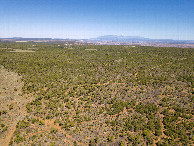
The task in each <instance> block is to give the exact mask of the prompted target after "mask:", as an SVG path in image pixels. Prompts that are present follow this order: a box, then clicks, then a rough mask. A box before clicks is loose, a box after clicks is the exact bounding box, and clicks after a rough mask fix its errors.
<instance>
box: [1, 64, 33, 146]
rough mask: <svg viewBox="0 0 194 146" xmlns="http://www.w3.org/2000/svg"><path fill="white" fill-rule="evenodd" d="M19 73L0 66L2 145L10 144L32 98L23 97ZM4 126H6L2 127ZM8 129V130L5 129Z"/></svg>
mask: <svg viewBox="0 0 194 146" xmlns="http://www.w3.org/2000/svg"><path fill="white" fill-rule="evenodd" d="M21 78H22V77H21V76H19V75H18V74H17V73H14V72H9V71H7V70H6V69H5V68H4V67H2V66H0V124H1V126H0V145H2V146H5V145H8V144H9V141H10V138H11V137H12V135H13V132H14V131H15V127H16V124H17V122H18V121H19V120H22V119H23V118H24V117H25V116H26V113H27V112H26V107H25V106H26V104H27V103H28V102H29V101H30V98H28V99H26V98H25V97H24V96H21V95H20V94H21V88H22V86H23V82H22V81H21ZM2 125H4V126H2ZM5 127H6V128H5Z"/></svg>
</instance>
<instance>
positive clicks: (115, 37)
mask: <svg viewBox="0 0 194 146" xmlns="http://www.w3.org/2000/svg"><path fill="white" fill-rule="evenodd" d="M91 40H96V41H115V42H128V41H143V40H144V41H145V40H150V39H148V38H144V37H139V36H122V35H120V36H118V35H104V36H99V37H97V38H92V39H91Z"/></svg>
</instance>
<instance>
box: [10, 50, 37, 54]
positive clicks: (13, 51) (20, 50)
mask: <svg viewBox="0 0 194 146" xmlns="http://www.w3.org/2000/svg"><path fill="white" fill-rule="evenodd" d="M9 52H29V53H30V52H35V51H33V50H22V49H14V50H12V51H9Z"/></svg>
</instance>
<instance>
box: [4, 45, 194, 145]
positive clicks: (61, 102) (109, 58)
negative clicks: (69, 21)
mask: <svg viewBox="0 0 194 146" xmlns="http://www.w3.org/2000/svg"><path fill="white" fill-rule="evenodd" d="M32 45H34V43H0V48H6V47H7V46H8V48H13V49H14V50H18V49H20V50H26V49H27V48H31V46H32ZM35 45H36V49H34V50H32V51H19V52H17V51H16V52H15V51H14V52H13V51H12V50H11V49H8V50H7V49H1V50H0V58H1V59H0V64H1V65H2V66H4V68H5V69H6V70H7V71H10V72H15V73H17V74H18V75H20V76H21V77H22V79H21V81H22V82H23V85H22V87H21V93H20V94H19V96H20V97H22V98H23V99H24V100H27V101H28V102H26V103H25V105H24V106H25V111H26V114H25V116H23V118H21V119H19V120H18V121H17V124H16V125H15V130H14V132H13V134H12V136H11V139H10V140H9V145H19V144H21V145H30V144H31V145H68V144H69V145H113V144H114V145H158V146H161V145H193V142H194V136H193V126H194V118H193V114H194V110H193V109H194V107H193V105H194V102H193V100H194V98H193V93H194V91H193V89H194V82H193V79H194V76H193V67H194V66H193V65H194V60H193V55H194V49H192V48H165V47H164V48H156V47H143V46H136V47H131V46H105V45H104V46H96V45H80V46H79V45H73V46H71V49H69V48H68V47H67V46H64V45H63V44H60V45H58V44H57V43H37V44H35ZM13 92H18V89H13ZM14 109H15V104H14V102H11V101H10V103H7V105H5V107H4V108H1V111H0V118H1V119H0V120H1V121H0V124H1V126H0V130H1V134H3V133H5V132H6V131H7V130H9V128H8V127H7V128H6V126H7V125H6V122H5V120H4V117H5V115H6V114H8V113H11V112H12V111H13V110H14Z"/></svg>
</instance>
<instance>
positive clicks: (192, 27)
mask: <svg viewBox="0 0 194 146" xmlns="http://www.w3.org/2000/svg"><path fill="white" fill-rule="evenodd" d="M100 35H126V36H142V37H147V38H160V39H167V38H168V39H180V40H181V39H184V40H194V0H0V38H2V37H51V38H92V37H97V36H100Z"/></svg>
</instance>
